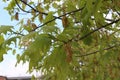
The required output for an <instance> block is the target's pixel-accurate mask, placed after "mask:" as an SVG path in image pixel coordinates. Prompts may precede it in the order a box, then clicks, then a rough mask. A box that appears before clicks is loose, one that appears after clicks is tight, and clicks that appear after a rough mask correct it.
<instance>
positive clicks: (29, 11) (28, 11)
mask: <svg viewBox="0 0 120 80" xmlns="http://www.w3.org/2000/svg"><path fill="white" fill-rule="evenodd" d="M15 3H16V4H17V6H18V8H20V9H21V10H22V11H23V12H26V13H31V11H26V10H24V9H22V8H21V6H20V5H19V3H18V2H17V0H15Z"/></svg>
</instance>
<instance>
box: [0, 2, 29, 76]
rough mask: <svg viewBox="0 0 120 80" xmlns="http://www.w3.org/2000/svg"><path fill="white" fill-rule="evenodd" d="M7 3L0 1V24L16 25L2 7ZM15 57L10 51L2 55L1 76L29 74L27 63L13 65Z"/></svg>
mask: <svg viewBox="0 0 120 80" xmlns="http://www.w3.org/2000/svg"><path fill="white" fill-rule="evenodd" d="M5 6H7V4H5V3H3V2H2V1H0V25H14V26H15V25H16V21H11V19H10V16H9V14H8V13H7V11H5V10H4V9H3V8H4V7H5ZM18 52H19V51H18ZM15 63H16V57H15V56H14V55H12V53H11V52H9V53H8V54H6V55H4V61H3V62H1V63H0V75H2V76H29V74H26V71H27V68H28V64H27V63H26V64H25V65H22V64H19V65H18V66H17V67H15Z"/></svg>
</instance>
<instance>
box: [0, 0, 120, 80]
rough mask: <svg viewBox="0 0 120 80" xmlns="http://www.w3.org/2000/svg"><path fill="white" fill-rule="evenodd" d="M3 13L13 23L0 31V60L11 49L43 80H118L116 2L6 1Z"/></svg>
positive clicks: (119, 50)
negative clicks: (37, 72)
mask: <svg viewBox="0 0 120 80" xmlns="http://www.w3.org/2000/svg"><path fill="white" fill-rule="evenodd" d="M3 2H7V0H3ZM5 10H7V11H8V13H9V15H10V16H11V21H12V20H17V21H18V22H19V23H18V26H17V27H16V26H8V25H1V26H0V60H1V61H3V55H4V54H5V53H7V51H8V50H12V51H13V53H15V51H16V49H14V48H13V46H11V44H12V45H15V46H17V47H19V49H20V50H22V54H17V56H16V57H17V60H18V62H17V63H19V62H20V61H23V63H25V62H29V72H32V71H33V70H38V71H39V70H40V71H41V72H42V73H43V74H44V76H45V77H44V80H120V73H119V71H120V1H119V0H35V1H34V0H9V1H8V6H7V7H5ZM16 24H17V23H16ZM5 36H6V37H8V38H6V37H5Z"/></svg>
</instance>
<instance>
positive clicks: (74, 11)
mask: <svg viewBox="0 0 120 80" xmlns="http://www.w3.org/2000/svg"><path fill="white" fill-rule="evenodd" d="M83 8H84V7H82V8H80V9H77V10H73V11H71V12H67V13H65V14H63V15H60V16H58V17H55V18H53V19H51V20H49V21H47V22H45V23H44V24H42V25H38V27H36V28H35V29H34V30H33V31H35V30H36V29H38V28H40V27H42V26H44V25H47V24H48V23H50V22H52V21H54V20H56V19H59V18H61V17H63V16H65V15H68V14H71V13H76V12H78V11H81V10H82V9H83Z"/></svg>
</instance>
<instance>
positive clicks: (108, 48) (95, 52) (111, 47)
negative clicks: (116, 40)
mask: <svg viewBox="0 0 120 80" xmlns="http://www.w3.org/2000/svg"><path fill="white" fill-rule="evenodd" d="M117 46H120V44H119V45H114V46H110V47H107V48H105V49H103V50H102V51H105V50H110V49H113V48H115V47H117ZM100 51H101V50H97V51H94V52H91V53H87V54H83V55H80V56H75V57H84V56H89V55H92V54H97V53H98V52H100Z"/></svg>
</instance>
